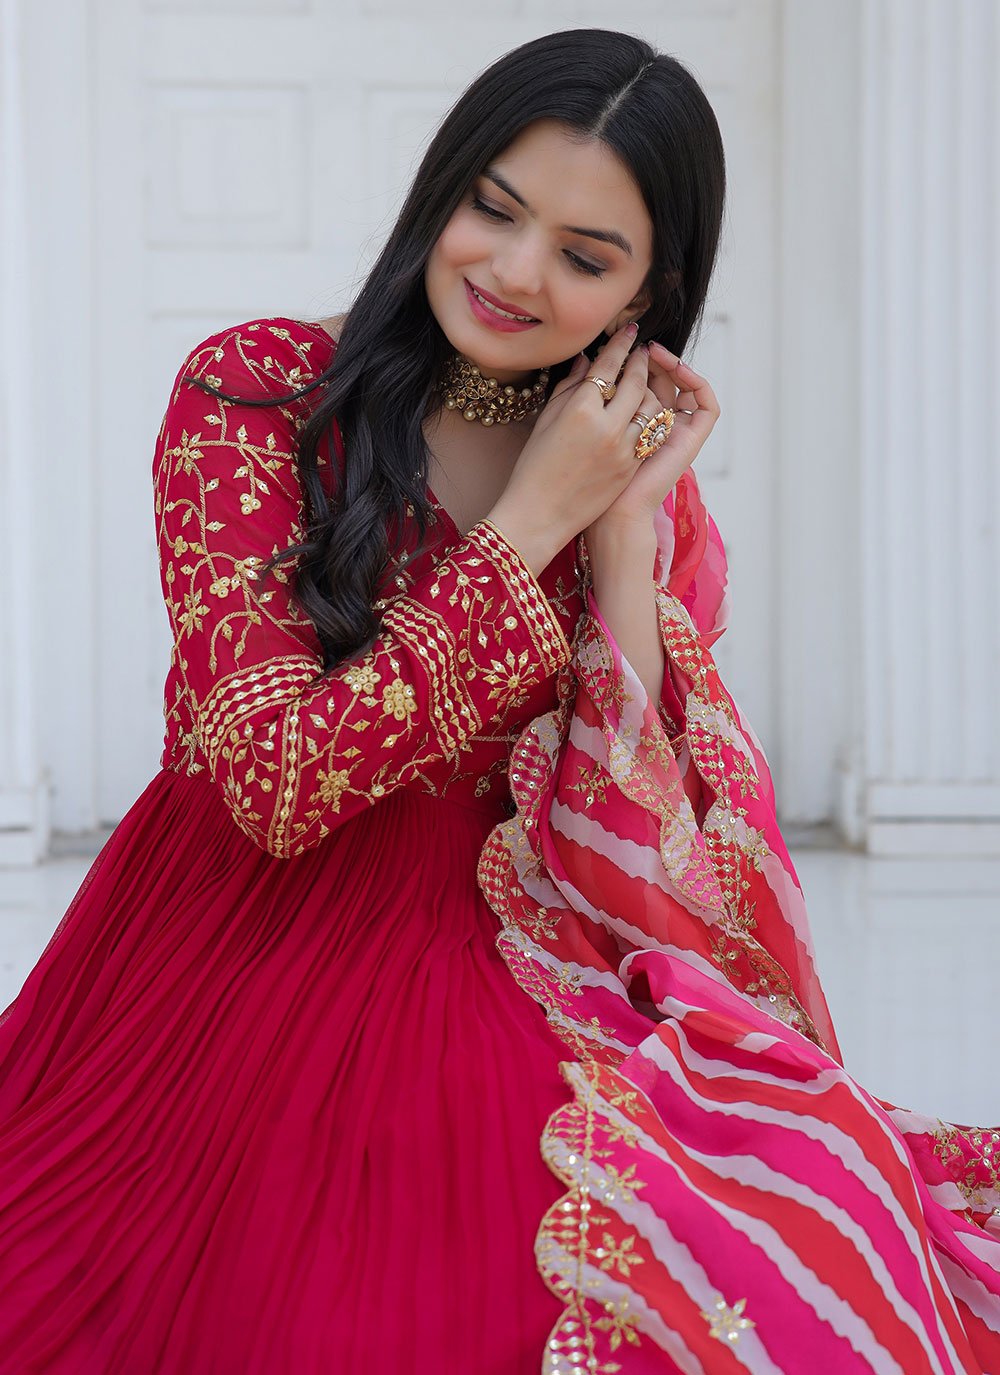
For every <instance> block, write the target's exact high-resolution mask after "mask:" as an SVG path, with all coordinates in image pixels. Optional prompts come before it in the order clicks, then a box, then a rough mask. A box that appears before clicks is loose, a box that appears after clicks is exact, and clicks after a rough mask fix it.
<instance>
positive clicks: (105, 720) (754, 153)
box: [52, 0, 779, 825]
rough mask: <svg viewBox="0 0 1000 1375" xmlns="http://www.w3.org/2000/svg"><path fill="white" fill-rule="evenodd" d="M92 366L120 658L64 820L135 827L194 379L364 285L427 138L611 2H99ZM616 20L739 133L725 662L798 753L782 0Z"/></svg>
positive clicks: (719, 304)
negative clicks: (776, 611)
mask: <svg viewBox="0 0 1000 1375" xmlns="http://www.w3.org/2000/svg"><path fill="white" fill-rule="evenodd" d="M91 19H92V24H93V42H92V44H91V58H90V60H91V61H92V63H93V67H92V73H91V76H92V87H91V91H92V111H93V127H92V131H91V135H92V139H93V149H94V155H95V164H94V165H95V168H96V196H95V200H94V205H95V217H94V223H93V260H94V263H95V266H96V287H95V290H94V295H93V327H92V330H91V336H92V344H93V347H92V353H91V356H90V357H88V358H86V359H83V360H82V364H83V366H84V367H87V368H90V369H92V386H93V396H94V398H95V405H94V416H93V438H94V449H93V455H94V457H93V468H94V471H93V479H94V482H93V493H94V495H93V505H94V512H93V515H94V519H95V520H96V543H95V544H94V546H93V548H94V549H95V550H96V552H95V553H94V555H93V563H92V565H91V567H90V569H89V572H88V571H87V570H86V569H84V570H82V571H81V576H91V577H92V578H93V594H94V606H95V608H96V611H95V623H94V631H95V635H96V641H95V642H96V646H97V652H96V654H95V656H94V661H95V664H96V670H95V673H94V674H93V675H92V677H91V678H90V679H88V680H86V681H84V682H82V683H80V684H79V685H78V687H79V691H80V692H82V693H85V694H89V693H92V694H93V700H92V702H90V704H89V708H87V707H84V708H83V709H82V716H83V717H85V718H86V719H87V720H88V721H89V722H90V723H91V724H92V728H93V730H94V736H93V748H92V749H91V750H90V751H89V752H88V755H87V757H88V758H89V759H90V760H91V761H92V764H91V767H92V768H93V770H95V771H96V777H95V778H87V777H85V776H83V774H81V773H80V772H79V771H77V772H76V773H73V774H72V775H68V776H65V777H62V776H60V772H59V765H58V761H53V764H52V768H53V772H54V777H55V781H56V784H57V787H56V806H57V815H56V823H57V825H58V824H59V822H60V816H61V817H62V819H63V824H70V825H71V823H72V819H73V818H78V817H81V816H86V814H87V812H88V810H89V809H88V806H87V804H86V800H85V798H84V797H82V796H75V795H74V790H80V792H81V794H83V793H87V792H89V793H90V796H91V798H92V799H94V802H93V807H92V810H93V811H94V812H95V813H96V819H97V820H98V821H101V822H104V823H111V822H114V821H116V820H117V819H118V818H120V817H121V815H122V814H123V813H124V811H125V810H126V809H127V808H128V807H129V806H130V804H131V803H132V801H133V800H134V798H135V797H136V796H137V795H138V793H139V792H140V791H141V789H142V788H143V787H144V786H145V785H146V783H147V782H148V781H149V779H150V778H151V777H152V775H153V773H154V772H155V769H156V766H157V760H158V756H159V750H160V741H161V734H162V715H161V689H162V684H163V678H164V674H165V672H166V668H167V662H168V656H169V638H168V634H167V623H166V615H165V611H164V608H163V605H162V601H161V597H160V590H159V582H158V573H157V566H156V554H155V548H154V524H153V512H152V498H151V491H150V463H151V458H152V452H153V445H154V441H155V437H156V433H157V430H158V428H159V424H160V420H161V417H162V414H163V410H164V407H165V405H166V401H167V397H168V392H169V388H170V384H171V381H172V379H173V377H174V375H175V373H176V370H177V368H178V367H179V365H180V363H181V361H182V359H183V357H184V355H185V354H186V352H187V351H188V350H189V349H190V348H191V347H192V346H193V345H194V344H195V343H197V342H198V341H199V340H200V339H201V338H203V337H204V336H205V335H206V334H209V333H211V332H212V331H214V330H216V329H219V328H221V327H223V326H225V325H228V324H235V323H237V322H239V321H242V320H245V319H249V318H251V317H252V316H257V315H277V314H283V315H291V316H295V317H303V318H304V317H311V318H319V317H321V316H324V315H328V314H333V313H335V312H336V311H337V310H338V309H341V308H343V307H344V306H346V305H347V303H348V302H349V301H350V299H351V296H352V294H353V292H354V290H355V288H356V287H357V285H358V284H359V283H360V281H361V280H362V277H363V274H364V273H365V271H366V270H367V267H368V266H369V265H370V264H371V262H372V261H373V260H374V257H375V254H376V252H377V250H378V248H379V246H380V245H381V243H382V241H383V239H384V236H385V234H386V233H387V230H388V228H389V226H390V224H391V222H392V218H393V215H394V212H395V209H396V207H397V206H398V205H399V204H400V203H401V201H402V198H403V194H404V192H405V189H406V186H407V185H408V182H409V179H410V177H411V175H412V172H413V170H414V169H415V167H416V163H417V160H418V159H419V156H420V154H421V152H422V150H423V148H424V146H425V145H426V141H427V139H428V137H429V135H430V133H431V131H432V130H433V128H434V127H435V125H436V124H437V122H438V121H439V119H440V118H441V116H442V115H443V113H444V112H445V110H446V109H447V108H448V106H449V105H450V104H451V102H452V101H453V100H454V98H455V96H456V95H457V94H458V93H459V91H460V90H462V89H463V87H464V86H465V85H466V84H467V83H468V82H469V81H470V80H471V79H472V78H473V77H474V75H475V74H476V73H477V72H478V71H479V70H481V69H482V68H483V67H484V66H486V65H487V64H488V63H489V62H491V61H492V60H493V59H494V58H495V57H497V56H499V54H500V53H501V52H503V51H505V50H507V49H509V48H511V47H513V46H515V45H516V44H517V43H519V42H522V41H526V40H527V39H530V38H532V37H535V36H537V35H538V34H540V33H543V32H547V31H550V30H556V29H565V28H572V27H583V26H594V27H607V26H608V23H609V19H608V13H607V7H606V6H603V5H602V6H599V5H597V4H596V3H591V2H589V0H578V3H576V4H565V3H558V4H557V3H552V4H550V5H546V4H544V3H537V2H535V3H532V4H531V5H530V6H528V5H527V3H514V2H513V0H511V2H509V3H504V0H494V3H492V4H491V5H490V7H489V12H488V18H487V17H481V16H480V14H479V13H478V12H477V11H476V10H475V8H474V7H471V6H466V5H456V4H454V3H433V2H432V3H428V2H427V0H425V3H423V4H421V5H419V6H414V5H412V4H409V3H405V0H355V3H347V2H346V0H93V8H92V11H91ZM613 23H614V26H615V27H618V28H620V29H624V30H627V31H630V32H634V33H641V34H642V35H644V36H645V37H647V38H648V39H649V40H650V41H652V42H653V43H654V44H656V45H657V46H659V47H661V48H663V49H664V50H666V51H669V52H673V53H676V54H677V55H678V56H680V57H681V58H682V60H683V61H684V62H685V63H686V64H687V65H688V66H689V67H691V68H692V70H693V71H694V72H695V74H696V75H697V76H698V78H699V79H700V80H701V81H702V83H703V84H704V85H705V87H706V89H707V91H708V93H709V97H710V99H711V100H712V102H713V104H714V106H715V108H716V110H717V112H718V115H719V120H720V123H721V125H722V129H723V136H724V139H725V143H726V151H727V156H728V163H729V177H730V200H729V207H728V215H727V221H726V228H725V239H724V245H723V252H722V256H721V260H720V264H719V269H718V273H717V276H716V281H715V286H714V291H713V294H712V298H711V301H710V305H709V311H708V318H707V327H706V332H705V336H704V338H703V340H702V342H701V343H700V344H699V345H698V347H697V348H696V349H694V350H693V351H690V356H691V359H692V361H693V363H694V365H695V366H696V367H697V368H698V369H699V370H700V371H702V372H704V373H705V374H706V375H707V376H708V377H709V378H710V379H711V380H712V382H713V385H714V386H715V387H716V390H717V392H718V394H719V397H720V401H721V404H722V407H723V416H722V419H721V420H720V423H719V425H718V427H717V429H716V432H715V433H714V434H713V436H712V438H711V440H710V441H709V444H708V446H707V447H706V448H705V450H704V451H703V453H702V455H701V456H700V458H699V460H698V464H699V466H698V472H699V475H700V477H701V479H702V485H703V489H704V491H705V493H706V495H707V497H708V499H709V503H710V506H711V508H712V510H713V511H714V513H715V515H716V518H717V520H718V522H719V525H720V527H721V529H722V532H723V535H724V537H725V539H726V541H727V544H728V547H729V551H730V559H731V572H732V582H733V593H734V606H735V620H734V624H733V627H732V629H731V630H730V631H729V632H727V634H726V636H724V637H723V640H722V641H721V642H720V646H719V658H720V661H721V665H722V670H723V674H724V676H725V677H726V678H727V681H728V682H729V684H730V686H731V688H732V690H733V692H734V695H735V696H736V697H737V699H738V700H739V701H740V703H741V705H742V706H743V707H745V708H746V710H747V711H748V713H749V715H750V718H751V720H752V721H753V722H754V724H755V725H756V727H757V730H758V733H759V734H760V735H761V736H762V738H763V740H764V744H765V747H766V748H767V749H768V751H769V754H771V757H772V764H774V763H776V762H777V761H776V760H775V758H774V754H775V740H776V720H775V716H776V713H775V710H774V702H775V691H774V689H775V684H774V682H773V681H772V665H773V663H774V662H775V650H776V646H775V644H774V643H773V636H774V634H775V622H774V619H773V617H772V615H771V607H772V605H773V601H774V598H773V595H772V593H773V587H774V584H775V578H776V571H777V570H776V562H775V561H776V551H775V531H774V529H773V528H772V511H773V510H774V508H775V505H776V502H775V500H774V488H775V483H776V473H775V467H774V452H775V442H776V437H775V435H774V433H773V428H772V427H773V415H774V406H773V404H772V401H771V399H770V398H769V395H767V394H764V395H762V392H761V386H760V381H759V376H755V375H754V370H753V369H752V368H751V367H748V366H745V365H744V361H743V360H746V359H748V358H751V359H753V358H758V359H759V358H760V357H762V356H763V357H773V356H774V344H775V339H774V334H775V320H774V311H775V304H774V294H775V293H774V282H775V280H776V274H777V264H776V262H775V258H776V245H777V243H778V232H777V231H778V226H777V224H776V208H775V207H776V205H777V203H778V200H779V197H778V196H777V194H776V178H777V173H778V169H777V166H776V159H777V135H776V131H777V121H778V113H779V112H778V111H777V110H776V108H775V103H776V93H777V91H778V89H779V84H778V73H777V72H776V70H775V68H776V64H777V51H778V40H777V33H776V28H777V14H776V3H775V0H739V3H735V0H731V2H729V3H727V2H726V0H714V2H713V0H687V3H681V0H675V2H674V3H671V2H670V0H657V3H656V4H653V3H631V4H630V3H627V2H626V3H623V4H620V5H618V6H617V7H616V8H615V11H614V17H613Z"/></svg>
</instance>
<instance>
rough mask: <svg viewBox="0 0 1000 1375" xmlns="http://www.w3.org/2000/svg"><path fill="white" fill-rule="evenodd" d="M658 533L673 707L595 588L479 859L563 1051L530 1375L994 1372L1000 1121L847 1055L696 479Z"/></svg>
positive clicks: (549, 1147) (503, 939) (507, 953)
mask: <svg viewBox="0 0 1000 1375" xmlns="http://www.w3.org/2000/svg"><path fill="white" fill-rule="evenodd" d="M657 536H658V545H659V550H658V554H657V561H656V568H655V570H654V576H655V578H656V582H657V605H658V610H659V619H660V628H661V633H662V640H663V645H664V650H665V656H666V663H667V672H666V674H665V681H664V693H663V699H662V700H661V702H660V703H655V704H654V703H652V702H650V700H649V698H648V697H647V695H646V692H645V689H644V688H643V686H642V684H641V682H640V681H639V679H638V677H637V676H636V675H635V673H634V672H633V670H632V668H631V667H630V665H629V664H628V662H627V661H626V660H625V659H624V658H623V657H622V655H621V653H620V651H619V649H618V647H617V645H616V644H615V641H614V639H613V637H612V635H611V633H610V631H609V630H608V627H607V626H606V624H605V623H604V621H603V620H602V618H601V614H600V611H599V609H598V607H597V605H596V602H595V600H594V598H593V594H592V592H590V593H588V598H589V611H588V613H585V614H584V615H583V616H582V617H581V620H580V623H579V625H578V628H577V635H576V639H575V642H574V653H573V659H572V662H571V663H570V664H569V665H568V666H567V667H566V668H565V669H564V670H563V671H562V673H561V675H560V681H559V705H558V706H557V708H556V709H555V710H554V711H552V712H550V713H548V714H546V715H544V716H540V717H537V718H536V719H535V720H534V721H532V722H531V723H530V724H529V725H528V726H527V727H526V728H525V730H524V731H523V732H522V734H521V736H520V738H519V740H518V742H517V744H516V746H515V749H514V751H513V754H512V757H511V763H510V770H509V777H510V784H511V790H512V793H513V796H514V800H515V803H516V806H517V811H516V814H515V815H514V816H513V817H512V818H511V819H510V820H508V821H505V822H502V823H501V824H500V825H498V826H497V827H496V828H495V829H494V830H493V832H492V833H491V834H490V836H489V837H488V839H487V842H486V845H485V846H484V848H483V852H482V856H481V859H480V865H479V882H480V886H481V887H482V890H483V892H484V893H485V895H486V897H487V900H488V901H489V902H490V904H491V906H492V907H493V909H494V910H495V911H496V913H497V915H498V916H499V918H500V920H501V923H502V929H501V931H500V932H499V933H498V936H497V946H498V948H499V950H500V951H501V953H502V955H503V957H504V959H505V961H506V962H507V964H508V966H509V968H510V970H511V972H512V973H513V975H514V977H515V979H516V980H517V981H518V983H519V984H520V986H521V987H522V988H523V989H524V990H525V991H526V992H527V993H529V994H530V995H531V996H532V997H533V998H535V999H536V1000H537V1001H538V1002H539V1003H540V1004H541V1005H542V1007H543V1008H544V1009H545V1010H546V1013H547V1016H548V1020H549V1022H550V1024H551V1025H552V1026H553V1028H554V1029H555V1030H556V1032H557V1033H558V1034H559V1035H560V1037H561V1038H562V1039H563V1041H564V1042H565V1044H566V1046H567V1048H568V1050H569V1052H570V1053H571V1056H572V1058H569V1057H568V1058H567V1059H566V1060H565V1061H563V1062H561V1064H560V1071H561V1073H562V1075H563V1077H564V1078H565V1080H566V1082H567V1085H568V1086H569V1088H570V1090H571V1091H572V1098H571V1101H569V1102H568V1103H567V1104H566V1105H565V1106H563V1107H561V1108H559V1109H557V1111H556V1112H555V1113H553V1114H552V1116H551V1118H550V1119H549V1121H548V1123H547V1124H546V1127H545V1130H544V1133H543V1135H542V1140H541V1151H542V1155H543V1157H544V1159H545V1161H546V1163H547V1164H548V1165H549V1167H550V1169H551V1170H552V1171H553V1173H554V1174H555V1175H556V1176H557V1177H558V1178H559V1180H560V1181H562V1183H563V1184H564V1185H565V1187H566V1192H565V1194H564V1195H563V1196H562V1197H561V1198H560V1199H559V1201H558V1202H557V1203H556V1204H555V1206H554V1207H553V1208H551V1209H550V1210H549V1211H548V1213H547V1214H546V1216H545V1217H544V1218H543V1219H542V1221H541V1224H540V1226H539V1230H538V1235H537V1240H536V1258H537V1261H538V1266H539V1270H540V1272H541V1274H542V1277H543V1278H544V1280H545V1282H546V1283H547V1284H548V1285H549V1287H550V1288H551V1289H552V1290H553V1292H554V1293H556V1294H557V1295H558V1296H559V1297H560V1298H562V1300H563V1301H564V1304H565V1309H564V1312H563V1315H562V1318H561V1319H560V1321H559V1322H558V1323H557V1324H556V1326H555V1328H554V1329H553V1331H552V1333H551V1335H550V1338H549V1341H548V1343H547V1345H546V1350H545V1353H544V1357H543V1365H542V1370H543V1372H546V1375H551V1373H552V1372H569V1371H574V1372H578V1371H587V1372H599V1373H600V1375H606V1373H608V1372H618V1371H621V1372H623V1375H647V1372H649V1373H650V1375H652V1372H665V1371H683V1372H685V1375H687V1373H688V1372H692V1373H693V1372H706V1375H716V1373H717V1372H718V1375H724V1373H725V1372H729V1371H734V1372H735V1371H742V1370H750V1371H759V1372H768V1375H773V1373H774V1372H800V1371H801V1372H806V1371H808V1372H810V1375H827V1373H828V1372H829V1375H851V1373H852V1372H859V1375H860V1372H869V1371H873V1370H874V1371H877V1372H893V1373H894V1375H896V1373H898V1375H922V1372H932V1371H933V1372H958V1371H961V1372H966V1373H967V1375H980V1372H983V1371H991V1372H993V1375H1000V1181H998V1175H997V1164H996V1163H995V1162H996V1161H998V1160H1000V1133H994V1132H990V1131H978V1130H974V1129H970V1128H959V1127H953V1126H951V1125H950V1124H945V1123H942V1122H940V1121H939V1120H937V1119H929V1118H922V1117H918V1116H916V1115H915V1114H913V1113H910V1112H906V1111H903V1110H900V1109H895V1108H893V1107H891V1105H889V1104H886V1103H882V1102H880V1101H879V1100H877V1099H875V1098H873V1097H872V1096H870V1095H869V1094H868V1093H866V1092H865V1090H864V1089H862V1088H861V1087H860V1086H859V1085H858V1084H856V1083H855V1082H854V1080H852V1079H851V1077H850V1076H849V1075H848V1074H847V1073H846V1072H845V1070H844V1069H843V1067H842V1065H841V1063H840V1054H839V1050H838V1047H837V1043H836V1038H835V1035H834V1031H833V1026H832V1023H831V1019H830V1014H829V1011H828V1009H827V1006H826V1002H825V1000H824V997H823V993H822V990H821V987H820V983H819V980H818V977H817V975H816V971H815V967H814V962H813V951H812V945H811V940H810V935H809V924H808V919H807V916H806V911H805V906H804V903H803V897H802V893H801V890H800V887H799V883H798V880H797V877H796V874H795V870H794V868H793V866H792V862H791V859H790V858H789V855H788V852H787V849H786V847H785V845H784V842H783V840H782V837H781V833H780V831H779V829H778V825H777V821H776V817H775V800H774V791H773V786H772V781H771V776H770V771H769V769H768V765H767V761H766V758H765V756H764V752H763V750H762V748H761V745H760V742H759V741H758V740H757V738H756V736H755V735H754V733H753V730H752V728H751V727H750V725H749V723H748V722H747V720H746V718H745V717H744V716H743V714H742V713H741V711H740V710H739V708H738V707H737V705H736V703H735V702H734V700H733V698H732V697H731V696H730V694H729V693H728V692H727V690H726V688H725V687H724V685H723V683H722V681H721V679H720V677H719V674H718V671H717V669H716V667H715V663H714V661H713V658H712V655H711V652H710V649H711V646H712V644H714V642H715V640H716V639H718V637H719V635H721V634H722V632H723V630H724V628H725V625H726V622H727V618H728V610H729V606H728V597H727V592H726V559H725V552H724V549H723V545H722V541H721V539H720V538H719V533H718V530H717V529H716V527H715V524H714V522H713V521H712V519H711V517H710V516H709V515H708V513H707V511H706V510H705V507H704V505H703V504H702V501H701V498H700V495H699V492H698V487H697V483H696V480H695V477H694V474H693V473H692V472H691V471H690V470H688V471H687V472H686V473H685V474H684V475H683V476H682V478H681V479H680V481H679V482H678V483H677V485H676V487H675V488H674V490H673V491H672V492H671V494H670V497H668V499H667V501H666V503H665V504H664V507H663V511H662V518H661V519H660V521H659V524H658V529H657ZM512 1088H513V1089H514V1091H515V1092H516V1086H512ZM994 1210H996V1214H995V1215H994Z"/></svg>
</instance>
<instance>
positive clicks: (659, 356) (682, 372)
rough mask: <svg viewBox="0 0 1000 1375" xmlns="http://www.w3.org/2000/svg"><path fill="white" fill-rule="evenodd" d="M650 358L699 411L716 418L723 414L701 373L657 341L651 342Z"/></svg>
mask: <svg viewBox="0 0 1000 1375" xmlns="http://www.w3.org/2000/svg"><path fill="white" fill-rule="evenodd" d="M649 356H650V359H651V360H652V362H653V365H654V366H659V367H660V368H661V369H662V370H663V371H664V372H666V373H669V374H670V375H671V376H672V377H673V378H674V379H675V381H676V383H677V386H678V388H679V390H680V391H681V393H682V394H684V393H687V394H689V395H690V396H692V397H693V398H694V402H695V405H696V406H697V407H698V409H699V410H707V411H711V412H712V413H713V414H714V415H715V416H716V417H718V416H719V414H720V413H721V412H720V407H719V403H718V401H717V400H716V397H715V392H714V391H713V390H712V388H711V386H710V385H709V383H708V380H707V379H706V378H704V377H702V375H701V373H698V372H695V370H694V368H692V367H690V366H689V365H688V364H687V363H684V362H682V361H681V359H680V358H678V356H677V354H676V353H671V352H670V350H669V349H668V348H665V347H664V346H663V344H660V343H658V342H657V341H656V340H653V341H651V344H650V349H649ZM685 409H689V408H687V407H686V408H685Z"/></svg>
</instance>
